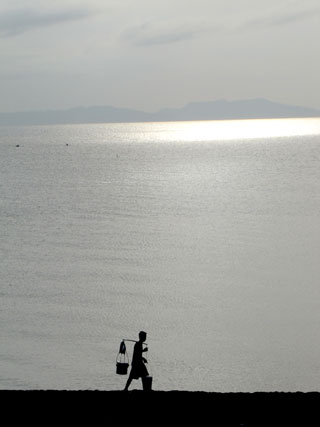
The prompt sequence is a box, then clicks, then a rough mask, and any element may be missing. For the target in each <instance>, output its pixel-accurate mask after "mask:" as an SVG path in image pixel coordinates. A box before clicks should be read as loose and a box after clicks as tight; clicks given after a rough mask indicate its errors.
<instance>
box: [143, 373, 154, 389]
mask: <svg viewBox="0 0 320 427" xmlns="http://www.w3.org/2000/svg"><path fill="white" fill-rule="evenodd" d="M142 386H143V390H144V391H150V390H152V377H150V375H147V376H146V377H142Z"/></svg>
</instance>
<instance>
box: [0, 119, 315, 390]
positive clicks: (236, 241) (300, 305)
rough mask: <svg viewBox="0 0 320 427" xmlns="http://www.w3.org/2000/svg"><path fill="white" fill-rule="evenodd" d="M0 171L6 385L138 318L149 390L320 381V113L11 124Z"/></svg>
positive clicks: (91, 383)
mask: <svg viewBox="0 0 320 427" xmlns="http://www.w3.org/2000/svg"><path fill="white" fill-rule="evenodd" d="M17 145H19V146H18V147H17ZM0 178H1V179H0V236H1V241H0V251H1V288H0V296H1V300H0V301H1V302H0V322H1V346H0V388H1V389H99V390H120V389H122V388H123V387H124V384H125V381H126V377H124V376H119V375H117V374H116V357H117V354H118V350H119V345H120V341H121V340H122V338H130V339H137V338H138V332H139V331H140V330H145V331H147V333H148V339H147V341H148V346H149V353H148V356H147V357H148V361H149V364H148V366H149V370H150V374H151V375H152V377H153V388H154V389H157V390H173V389H175V390H194V391H195V390H203V391H217V392H253V391H298V390H299V391H320V386H319V384H320V339H319V328H320V286H319V278H320V262H319V259H320V119H306V120H302V119H300V120H253V121H239V122H238V121H232V122H186V123H183V122H180V123H174V122H172V123H140V124H137V123H135V124H97V125H70V126H64V125H63V126H47V127H45V126H38V127H8V128H4V127H2V128H0ZM131 344H132V343H128V345H127V348H128V352H129V356H130V358H131V356H132V346H131ZM132 388H137V389H141V388H142V387H141V383H140V381H136V382H133V383H132Z"/></svg>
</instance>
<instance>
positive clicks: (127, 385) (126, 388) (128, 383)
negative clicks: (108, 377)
mask: <svg viewBox="0 0 320 427" xmlns="http://www.w3.org/2000/svg"><path fill="white" fill-rule="evenodd" d="M132 379H133V378H132V376H131V373H130V375H129V378H128V381H127V383H126V386H125V388H124V391H128V389H129V386H130V384H131V382H132Z"/></svg>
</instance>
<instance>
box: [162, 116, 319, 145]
mask: <svg viewBox="0 0 320 427" xmlns="http://www.w3.org/2000/svg"><path fill="white" fill-rule="evenodd" d="M158 126H159V124H158ZM160 126H161V125H160ZM166 126H167V127H166V129H163V130H164V133H163V137H165V139H166V140H171V141H172V140H176V141H179V140H181V141H219V140H234V139H237V140H241V139H251V138H272V137H290V136H303V135H317V134H320V118H307V119H258V120H219V121H218V120H217V121H193V122H192V121H191V122H172V123H170V125H168V123H166ZM158 130H159V129H158Z"/></svg>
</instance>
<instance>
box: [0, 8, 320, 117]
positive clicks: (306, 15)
mask: <svg viewBox="0 0 320 427" xmlns="http://www.w3.org/2000/svg"><path fill="white" fill-rule="evenodd" d="M319 40H320V1H319V0H303V1H302V0H299V1H296V0H1V3H0V52H1V63H0V64H1V65H0V87H1V92H0V93H1V96H0V111H1V112H9V111H25V110H35V109H56V108H57V109H64V108H70V107H75V106H90V105H113V106H116V107H129V108H135V109H140V110H143V111H150V112H151V111H156V110H158V109H161V108H162V107H182V106H183V105H185V104H187V103H189V102H193V101H196V102H198V101H211V100H212V101H213V100H216V99H221V98H224V99H227V100H236V99H249V98H256V97H264V98H267V99H270V100H273V101H278V102H281V103H286V104H293V105H301V106H305V107H314V108H320V97H319V76H320V52H319Z"/></svg>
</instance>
